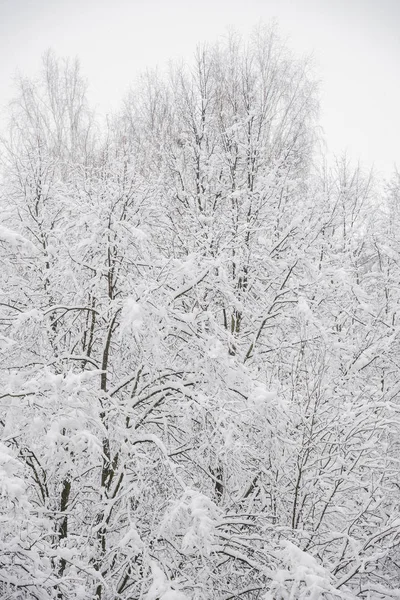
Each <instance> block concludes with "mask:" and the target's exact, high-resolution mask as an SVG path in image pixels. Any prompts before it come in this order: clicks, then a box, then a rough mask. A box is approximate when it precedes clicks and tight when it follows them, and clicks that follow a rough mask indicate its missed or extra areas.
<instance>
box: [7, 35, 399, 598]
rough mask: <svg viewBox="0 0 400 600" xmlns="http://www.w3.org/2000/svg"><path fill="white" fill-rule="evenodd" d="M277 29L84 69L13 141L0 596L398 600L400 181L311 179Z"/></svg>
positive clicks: (26, 88) (295, 74) (59, 86)
mask: <svg viewBox="0 0 400 600" xmlns="http://www.w3.org/2000/svg"><path fill="white" fill-rule="evenodd" d="M317 112H318V101H317V93H316V86H315V84H314V83H313V79H312V77H311V75H310V73H309V72H308V65H307V63H305V62H300V61H297V60H295V59H294V58H293V57H292V56H291V55H290V54H289V53H288V51H287V49H286V48H285V47H284V46H283V45H282V44H281V42H280V40H279V38H278V36H277V35H276V32H275V31H274V30H266V29H263V30H260V31H258V32H256V33H255V34H254V36H253V37H252V38H251V40H250V41H249V42H248V43H246V44H244V43H243V42H242V41H241V40H240V39H239V38H238V37H237V36H231V37H230V38H229V39H228V40H227V41H226V42H225V43H223V44H221V45H219V46H216V47H214V48H204V49H201V50H199V51H198V52H197V54H196V56H195V60H194V61H193V63H192V64H191V66H190V67H186V66H182V67H179V68H178V67H171V69H170V71H169V72H168V74H167V75H165V76H163V77H158V76H157V75H156V74H151V75H147V76H144V77H143V78H142V80H141V82H140V83H139V84H138V85H137V86H136V88H135V90H134V91H132V92H131V94H130V95H129V96H128V97H127V98H126V101H125V103H124V105H123V108H122V109H121V111H120V113H119V114H118V115H116V116H115V117H113V119H109V120H108V122H107V125H104V126H101V125H100V124H99V123H98V122H96V121H95V119H94V117H93V115H92V113H91V111H90V110H89V107H88V105H87V100H86V84H85V81H84V80H83V79H82V77H81V74H80V71H79V67H78V65H77V63H73V62H70V61H62V60H58V59H56V58H55V57H54V56H53V55H52V54H51V53H49V54H47V55H46V56H45V58H44V62H43V70H42V73H41V74H40V76H39V78H38V79H37V80H36V81H31V80H21V81H20V82H19V86H18V93H17V95H16V99H15V101H14V102H13V104H12V106H11V107H10V129H9V133H8V135H7V136H6V138H5V139H4V140H3V144H2V153H1V157H2V182H1V188H0V202H1V212H2V224H1V226H0V260H1V301H0V318H1V325H2V334H1V336H0V342H1V349H2V354H1V362H0V380H1V392H0V400H1V416H0V435H1V438H0V494H1V505H0V515H1V516H0V518H1V528H0V595H1V598H4V599H6V598H8V599H10V600H11V599H14V600H16V599H18V600H19V599H21V600H22V599H27V598H37V599H38V600H50V599H56V598H57V599H60V600H73V599H79V598H80V599H82V600H89V599H92V600H93V599H96V600H117V599H121V600H130V599H135V600H136V599H137V600H139V599H146V600H208V599H215V600H233V599H234V598H243V599H245V600H273V599H274V600H286V599H287V600H289V599H293V600H295V599H302V598H304V599H306V598H310V599H311V598H314V599H317V598H327V599H331V600H333V599H335V598H336V599H339V598H355V597H360V598H377V599H378V598H382V599H383V598H399V597H400V591H399V588H400V581H399V579H400V577H399V567H400V555H399V550H398V544H399V534H400V515H399V501H400V494H399V490H400V477H399V458H400V455H399V451H398V444H399V439H400V437H399V434H400V431H399V401H398V390H399V377H398V364H397V363H398V350H399V335H398V330H397V321H398V316H397V312H398V304H399V297H400V295H399V292H398V289H399V282H400V266H399V251H400V237H399V233H398V214H399V208H398V204H399V199H400V197H399V195H400V181H399V179H398V178H397V179H396V178H395V179H394V180H393V182H392V184H391V185H390V186H388V189H387V191H386V192H385V193H382V192H381V191H379V189H380V188H378V187H377V186H376V183H375V182H374V181H373V179H372V177H371V176H367V175H366V174H365V173H363V171H362V169H360V168H359V167H355V168H354V167H352V166H351V165H350V162H349V161H348V160H347V159H342V160H339V161H337V163H336V165H335V166H334V168H330V169H328V168H326V169H325V170H324V169H322V170H319V171H317V170H316V169H315V168H314V166H313V164H314V159H315V152H314V147H315V142H316V139H317V135H316V132H317V129H316V127H317V122H316V118H317Z"/></svg>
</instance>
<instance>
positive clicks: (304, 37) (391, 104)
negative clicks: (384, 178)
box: [0, 0, 400, 174]
mask: <svg viewBox="0 0 400 600" xmlns="http://www.w3.org/2000/svg"><path fill="white" fill-rule="evenodd" d="M273 18H276V19H277V21H278V24H279V26H280V29H281V32H282V34H283V36H284V37H288V38H289V45H290V46H291V47H292V48H293V50H294V51H295V53H296V54H297V55H303V54H310V53H313V55H314V57H315V62H316V65H317V69H318V74H319V77H320V78H321V80H322V87H321V100H322V115H321V124H322V126H323V128H324V131H325V136H326V140H327V143H328V146H329V148H330V150H331V151H332V152H335V153H340V152H341V151H343V150H344V149H347V150H348V152H349V154H350V155H351V156H353V157H354V158H356V159H357V158H360V159H361V160H363V161H364V162H366V163H367V164H371V163H372V162H375V166H376V167H377V169H378V170H380V171H381V172H383V173H385V174H388V173H389V172H390V171H391V170H392V167H393V165H394V163H397V165H398V166H399V167H400V0H196V1H192V0H186V1H184V0H168V1H167V0H147V1H142V0H0V77H1V83H2V85H1V87H0V105H4V104H5V103H6V102H7V101H8V99H9V98H10V97H11V94H12V76H13V74H14V73H15V72H16V71H17V70H19V71H20V72H22V73H24V74H28V75H31V74H34V73H35V71H37V70H38V69H39V68H40V58H41V55H42V54H43V52H44V51H45V50H46V49H48V48H50V47H51V48H53V49H54V50H55V51H56V53H57V54H60V55H64V56H65V55H68V56H79V58H80V59H81V63H82V68H83V72H84V73H85V74H86V75H87V76H88V78H89V82H90V97H91V99H92V100H93V102H94V103H95V104H96V105H97V107H98V108H99V110H100V111H101V112H107V111H109V110H112V109H113V108H116V107H117V106H118V102H119V100H120V99H121V97H122V96H123V94H124V93H125V91H126V90H127V88H128V87H129V85H130V83H131V82H133V81H134V79H135V77H136V75H137V74H138V73H139V72H140V71H141V70H143V69H145V68H147V67H154V66H156V65H163V64H165V63H166V61H167V60H169V59H170V58H182V57H183V58H185V59H188V60H189V59H190V56H191V54H192V52H193V51H194V49H195V46H196V44H197V42H202V41H211V42H213V41H216V39H217V38H218V37H219V36H221V35H224V34H225V33H226V31H227V29H228V28H229V27H233V28H235V29H236V30H238V31H240V32H243V33H244V34H247V33H248V32H249V31H250V30H251V29H252V27H254V26H255V25H257V24H258V23H259V22H260V21H262V22H265V23H268V22H269V21H271V19H273Z"/></svg>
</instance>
